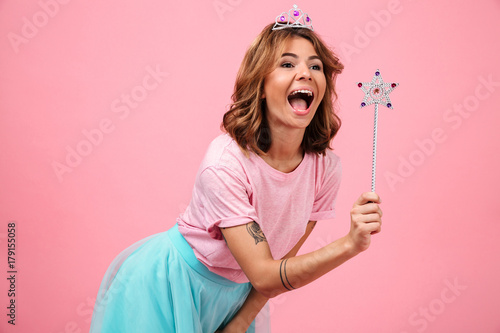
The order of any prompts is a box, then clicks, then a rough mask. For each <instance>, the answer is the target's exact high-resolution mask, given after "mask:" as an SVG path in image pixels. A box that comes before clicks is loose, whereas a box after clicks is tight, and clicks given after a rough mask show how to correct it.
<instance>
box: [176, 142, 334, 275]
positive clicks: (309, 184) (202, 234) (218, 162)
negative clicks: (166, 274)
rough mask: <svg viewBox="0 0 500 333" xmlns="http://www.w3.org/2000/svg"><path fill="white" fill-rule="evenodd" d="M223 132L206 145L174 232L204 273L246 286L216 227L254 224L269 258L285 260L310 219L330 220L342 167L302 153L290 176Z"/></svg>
mask: <svg viewBox="0 0 500 333" xmlns="http://www.w3.org/2000/svg"><path fill="white" fill-rule="evenodd" d="M249 154H250V155H249V157H246V156H245V155H244V153H243V152H242V150H241V149H240V147H239V146H238V144H237V143H236V141H234V140H233V139H232V138H231V137H230V136H229V135H228V134H222V135H220V136H218V137H217V138H215V139H214V140H213V141H212V143H211V144H210V146H209V148H208V151H207V153H206V155H205V157H204V159H203V161H202V163H201V166H200V168H199V170H198V174H197V176H196V181H195V184H194V189H193V194H192V198H191V202H190V203H189V206H188V207H187V208H186V211H185V212H184V213H183V214H181V215H180V216H179V217H178V218H177V223H178V225H179V231H180V232H181V234H182V235H183V236H184V237H185V238H186V240H187V242H188V243H189V244H190V245H191V247H192V248H193V250H194V253H195V255H196V257H197V258H198V259H199V260H200V261H201V262H202V263H204V264H205V265H206V266H207V267H208V269H209V270H210V271H212V272H214V273H216V274H219V275H221V276H223V277H225V278H227V279H229V280H231V281H234V282H238V283H243V282H248V279H247V277H246V276H245V274H244V273H243V271H242V270H241V268H240V266H239V265H238V263H237V262H236V260H235V259H234V257H233V256H232V254H231V252H230V251H229V248H228V247H227V245H226V242H225V241H224V239H223V237H222V233H221V231H220V229H219V228H220V227H232V226H237V225H242V224H246V223H249V222H251V221H255V222H257V223H258V224H259V226H260V227H261V229H262V231H263V232H264V235H265V236H266V239H267V242H268V244H269V247H270V249H271V253H272V255H273V258H274V259H280V258H282V257H283V256H285V255H286V254H287V253H288V252H289V251H290V250H291V249H292V248H293V247H294V246H295V244H297V242H298V241H299V239H300V238H301V237H302V236H303V235H304V233H305V229H306V225H307V223H308V222H309V221H317V220H324V219H330V218H333V217H334V216H335V211H334V206H335V199H336V196H337V192H338V189H339V185H340V178H341V165H340V160H339V157H338V156H337V155H335V154H334V153H333V152H332V151H330V150H327V151H326V155H325V156H321V155H320V156H318V155H317V154H310V153H308V154H305V155H304V158H303V160H302V162H301V163H300V165H299V166H298V167H297V168H296V169H295V170H294V171H292V172H290V173H283V172H280V171H278V170H276V169H274V168H273V167H271V166H270V165H269V164H267V163H266V162H265V161H264V160H263V159H262V158H261V157H260V156H258V155H257V154H254V153H252V152H250V153H249Z"/></svg>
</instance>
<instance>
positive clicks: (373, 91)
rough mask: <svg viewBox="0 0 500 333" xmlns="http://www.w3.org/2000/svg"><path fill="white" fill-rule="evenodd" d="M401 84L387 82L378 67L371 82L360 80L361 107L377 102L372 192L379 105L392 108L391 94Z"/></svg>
mask: <svg viewBox="0 0 500 333" xmlns="http://www.w3.org/2000/svg"><path fill="white" fill-rule="evenodd" d="M398 85H399V83H394V82H392V83H385V82H384V80H383V79H382V75H381V74H380V71H379V70H378V69H377V70H376V71H375V75H373V79H372V80H371V82H358V87H359V88H361V90H363V92H364V93H365V96H364V98H363V101H362V102H361V105H360V107H361V108H364V107H365V106H368V105H372V104H375V118H374V121H373V155H372V192H375V174H376V169H377V126H378V105H379V104H382V105H384V106H386V107H388V108H389V109H392V108H393V107H392V103H391V99H390V98H389V94H390V93H391V92H392V91H393V90H394V89H395V88H396V87H397V86H398Z"/></svg>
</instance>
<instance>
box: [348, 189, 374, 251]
mask: <svg viewBox="0 0 500 333" xmlns="http://www.w3.org/2000/svg"><path fill="white" fill-rule="evenodd" d="M380 202H381V201H380V197H379V196H378V195H377V194H376V193H375V192H365V193H363V194H361V196H360V197H359V198H358V199H357V200H356V202H355V203H354V205H353V206H352V209H351V229H350V231H349V234H348V235H347V239H348V241H349V243H350V245H351V247H352V250H353V251H354V252H355V253H360V252H363V251H365V250H367V249H368V247H370V242H371V236H372V235H374V234H377V233H379V232H380V230H381V226H382V210H381V209H380V207H379V204H380Z"/></svg>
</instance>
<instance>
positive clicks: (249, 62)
mask: <svg viewBox="0 0 500 333" xmlns="http://www.w3.org/2000/svg"><path fill="white" fill-rule="evenodd" d="M273 25H274V23H271V24H269V25H268V26H266V27H265V28H264V30H262V32H261V33H260V34H259V35H258V36H257V38H256V39H255V40H254V41H253V43H252V44H251V45H250V47H249V48H248V50H247V52H246V54H245V57H244V58H243V62H242V63H241V66H240V69H239V71H238V75H237V77H236V83H235V85H234V93H233V95H232V101H233V102H232V104H231V106H230V108H229V111H227V112H226V113H225V114H224V118H223V121H222V124H221V129H223V130H225V131H226V132H227V133H228V134H229V135H230V136H231V137H232V138H233V139H234V140H235V141H236V142H237V143H238V144H239V146H240V147H241V148H243V150H244V151H245V152H247V151H253V152H255V153H256V154H259V155H262V154H265V153H266V152H267V151H268V150H269V148H270V146H271V142H272V138H271V132H270V130H269V125H268V123H267V119H266V116H265V112H266V102H265V99H262V97H261V96H262V94H263V91H264V79H265V77H266V76H267V75H268V74H269V73H271V72H272V71H273V70H274V69H275V68H276V66H277V63H278V61H279V59H280V58H281V55H282V54H283V50H284V47H285V44H286V42H287V41H288V40H289V39H291V38H293V37H302V38H305V39H307V40H308V41H310V42H311V43H312V44H313V47H314V50H315V51H316V53H317V54H318V56H319V57H320V59H321V61H322V62H323V73H324V74H325V78H326V90H325V95H324V97H323V100H322V101H321V103H320V104H319V106H318V109H317V110H316V114H315V115H314V118H313V119H312V120H311V123H310V124H309V126H307V128H306V130H305V133H304V138H303V140H302V148H303V150H304V152H306V153H307V152H314V153H317V154H322V155H324V154H325V150H326V149H327V148H328V149H331V148H330V141H331V140H332V139H333V137H334V136H335V135H336V134H337V132H338V130H339V128H340V125H341V121H340V118H339V117H338V116H337V114H336V113H335V109H334V100H336V99H337V93H336V92H335V81H336V78H337V75H338V74H340V73H341V72H342V69H343V68H344V65H342V64H341V63H340V61H339V59H338V57H337V56H336V55H335V54H334V53H333V51H332V50H330V49H329V48H328V47H327V46H326V44H325V43H324V42H323V41H322V40H321V38H320V37H319V36H318V35H316V34H315V33H314V32H313V31H312V30H310V29H305V28H285V29H281V30H272V26H273Z"/></svg>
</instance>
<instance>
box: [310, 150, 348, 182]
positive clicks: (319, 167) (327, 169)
mask: <svg viewBox="0 0 500 333" xmlns="http://www.w3.org/2000/svg"><path fill="white" fill-rule="evenodd" d="M312 159H313V160H314V161H315V164H316V172H318V173H322V174H332V173H334V174H338V175H339V176H340V174H341V173H342V164H341V162H340V157H339V156H338V155H337V154H335V153H334V152H333V151H332V150H330V149H327V150H326V151H325V155H320V154H313V158H312Z"/></svg>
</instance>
